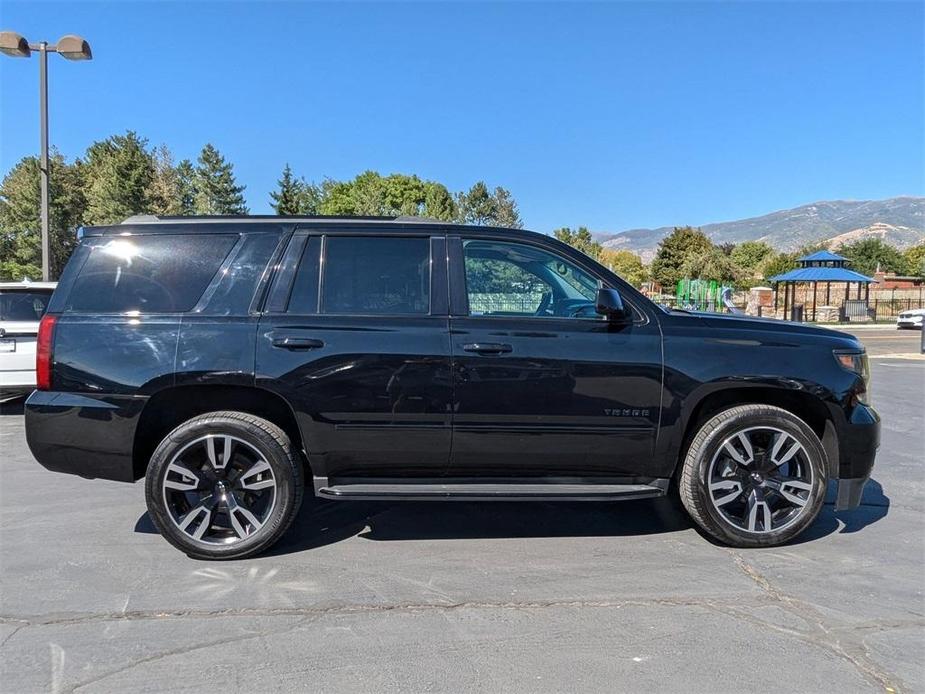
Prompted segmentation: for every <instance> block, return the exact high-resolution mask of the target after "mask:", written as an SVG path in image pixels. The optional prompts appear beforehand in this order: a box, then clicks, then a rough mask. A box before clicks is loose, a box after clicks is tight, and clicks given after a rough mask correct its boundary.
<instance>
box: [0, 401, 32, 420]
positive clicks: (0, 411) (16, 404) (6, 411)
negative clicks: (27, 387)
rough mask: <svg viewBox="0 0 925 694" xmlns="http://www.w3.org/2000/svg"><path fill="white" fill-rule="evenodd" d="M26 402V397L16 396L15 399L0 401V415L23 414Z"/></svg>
mask: <svg viewBox="0 0 925 694" xmlns="http://www.w3.org/2000/svg"><path fill="white" fill-rule="evenodd" d="M25 404H26V399H25V398H15V399H14V400H7V401H5V402H0V416H5V415H13V414H22V413H23V412H24V411H25V410H24V407H25Z"/></svg>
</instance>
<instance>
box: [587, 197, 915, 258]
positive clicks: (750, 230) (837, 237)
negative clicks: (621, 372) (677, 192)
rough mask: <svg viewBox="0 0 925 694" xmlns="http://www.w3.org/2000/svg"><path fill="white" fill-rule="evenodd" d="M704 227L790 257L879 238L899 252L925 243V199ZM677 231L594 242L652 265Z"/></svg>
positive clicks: (851, 204)
mask: <svg viewBox="0 0 925 694" xmlns="http://www.w3.org/2000/svg"><path fill="white" fill-rule="evenodd" d="M678 226H682V224H679V225H678ZM700 228H701V229H702V230H703V233H705V234H706V235H707V236H709V237H710V239H711V240H712V241H713V243H716V244H724V243H741V242H742V241H764V242H766V243H768V244H769V245H771V246H773V247H774V248H775V249H776V250H778V251H787V252H792V251H795V250H798V249H799V248H801V247H803V246H806V245H809V244H815V243H819V242H825V243H826V244H827V245H828V247H829V248H830V249H833V250H834V249H837V248H838V247H839V246H841V245H843V244H846V243H853V242H855V241H859V240H861V239H865V238H879V239H881V240H883V241H885V242H886V243H889V244H892V245H894V246H897V247H898V248H908V247H909V246H914V245H917V244H920V243H923V242H925V198H923V197H911V196H903V197H896V198H888V199H886V200H825V201H821V202H814V203H811V204H809V205H802V206H800V207H795V208H793V209H791V210H780V211H778V212H771V213H770V214H766V215H762V216H761V217H750V218H748V219H740V220H737V221H734V222H717V223H713V224H703V225H700ZM672 229H673V227H670V226H668V227H659V228H658V229H628V230H626V231H621V232H618V233H602V232H597V233H595V237H596V238H597V240H598V241H600V242H601V243H602V244H603V245H604V246H605V247H606V248H614V249H626V250H630V251H633V252H635V253H638V254H639V255H640V256H642V259H643V260H644V261H646V262H648V261H650V260H652V258H653V257H654V256H655V253H656V251H657V250H658V243H659V241H661V240H662V239H663V238H665V236H667V235H668V234H670V233H671V231H672Z"/></svg>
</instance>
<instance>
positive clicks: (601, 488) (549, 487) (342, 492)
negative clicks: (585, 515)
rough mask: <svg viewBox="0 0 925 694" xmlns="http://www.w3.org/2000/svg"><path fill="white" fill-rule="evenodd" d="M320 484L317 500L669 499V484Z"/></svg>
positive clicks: (317, 484) (356, 480) (345, 481)
mask: <svg viewBox="0 0 925 694" xmlns="http://www.w3.org/2000/svg"><path fill="white" fill-rule="evenodd" d="M331 481H332V482H333V484H328V480H327V479H325V478H317V477H316V478H315V494H316V495H317V496H319V497H322V498H324V499H339V500H344V501H347V500H362V501H372V500H382V501H403V500H425V499H434V500H460V501H620V500H629V499H650V498H653V497H658V496H664V495H665V493H666V492H667V490H668V480H667V479H648V480H646V481H644V482H638V481H633V482H630V481H627V482H614V481H613V480H606V481H605V480H580V481H577V480H575V478H570V479H564V480H562V481H557V480H556V479H554V478H553V479H549V478H546V479H536V480H526V479H519V480H510V479H503V480H491V481H486V478H484V477H482V478H476V479H473V480H470V481H466V480H452V481H450V480H439V479H437V480H406V479H363V478H352V479H334V480H331Z"/></svg>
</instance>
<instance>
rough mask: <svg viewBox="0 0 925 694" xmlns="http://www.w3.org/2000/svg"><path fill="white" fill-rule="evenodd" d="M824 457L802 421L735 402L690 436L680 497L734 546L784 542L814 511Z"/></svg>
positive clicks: (709, 529)
mask: <svg viewBox="0 0 925 694" xmlns="http://www.w3.org/2000/svg"><path fill="white" fill-rule="evenodd" d="M826 467H827V466H826V455H825V451H824V450H823V448H822V444H821V443H820V441H819V439H818V437H817V436H816V434H815V433H814V432H813V430H812V429H810V427H809V426H808V425H807V424H806V422H804V421H803V420H802V419H800V418H799V417H797V416H796V415H794V414H792V413H790V412H788V411H786V410H783V409H781V408H779V407H773V406H770V405H740V406H738V407H733V408H731V409H728V410H725V411H723V412H720V413H719V414H717V415H716V416H714V417H712V418H711V419H710V420H708V421H707V422H706V423H704V424H703V426H702V427H701V428H700V430H699V431H698V432H697V435H696V436H695V437H694V440H693V441H692V442H691V445H690V448H689V449H688V451H687V456H686V457H685V460H684V467H683V469H682V472H681V479H680V483H679V492H680V495H681V502H682V503H683V504H684V507H685V509H687V512H688V513H689V514H690V516H691V518H693V519H694V521H695V522H696V523H697V524H698V525H699V526H700V527H701V528H702V529H703V530H704V531H706V532H707V533H708V534H709V535H710V536H711V537H713V538H714V539H716V540H718V541H719V542H722V543H723V544H727V545H731V546H733V547H767V546H773V545H779V544H783V543H785V542H787V541H789V540H792V539H793V538H794V537H796V536H797V535H799V534H800V533H801V532H803V531H804V530H805V529H806V528H807V527H808V526H809V525H810V524H811V523H812V522H813V521H814V520H815V519H816V516H818V515H819V511H820V510H821V509H822V503H823V500H824V499H825V490H826V483H827V478H826Z"/></svg>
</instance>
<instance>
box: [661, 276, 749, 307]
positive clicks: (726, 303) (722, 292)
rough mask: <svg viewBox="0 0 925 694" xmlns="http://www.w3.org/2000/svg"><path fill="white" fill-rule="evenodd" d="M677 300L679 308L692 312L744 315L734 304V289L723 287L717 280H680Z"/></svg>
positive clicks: (676, 295)
mask: <svg viewBox="0 0 925 694" xmlns="http://www.w3.org/2000/svg"><path fill="white" fill-rule="evenodd" d="M675 298H676V299H677V306H678V308H684V309H687V310H690V311H711V312H714V313H722V312H723V311H729V312H730V313H742V310H741V309H738V308H736V307H735V305H734V304H733V303H732V287H726V286H724V285H721V284H720V283H719V282H717V281H716V280H692V279H683V280H678V286H677V288H676V291H675Z"/></svg>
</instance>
